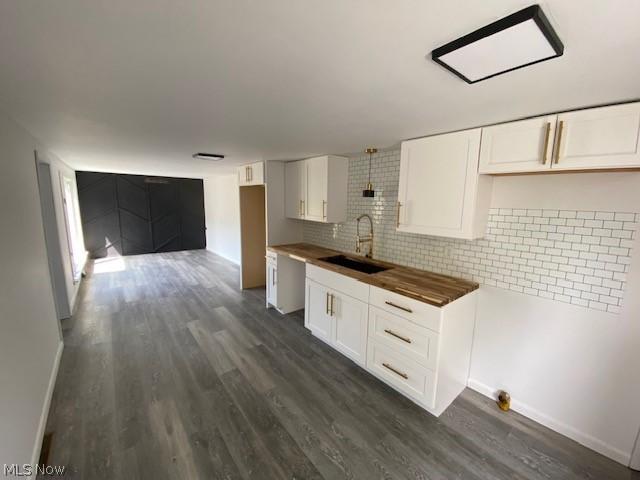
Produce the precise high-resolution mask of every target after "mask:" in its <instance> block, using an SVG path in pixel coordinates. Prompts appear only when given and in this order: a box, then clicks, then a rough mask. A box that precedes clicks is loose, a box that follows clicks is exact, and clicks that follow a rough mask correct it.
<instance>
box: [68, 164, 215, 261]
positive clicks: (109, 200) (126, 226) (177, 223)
mask: <svg viewBox="0 0 640 480" xmlns="http://www.w3.org/2000/svg"><path fill="white" fill-rule="evenodd" d="M76 180H77V183H78V197H79V202H80V216H81V218H82V228H83V230H84V242H85V245H86V248H87V250H88V251H89V255H90V256H91V258H100V257H106V256H115V255H138V254H141V253H154V252H171V251H175V250H194V249H200V248H205V245H206V240H205V219H204V218H205V217H204V189H203V184H202V180H198V179H192V178H165V177H147V176H144V175H124V174H116V173H98V172H76Z"/></svg>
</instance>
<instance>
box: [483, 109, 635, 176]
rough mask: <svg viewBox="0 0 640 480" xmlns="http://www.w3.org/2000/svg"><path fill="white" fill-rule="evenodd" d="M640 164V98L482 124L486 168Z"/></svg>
mask: <svg viewBox="0 0 640 480" xmlns="http://www.w3.org/2000/svg"><path fill="white" fill-rule="evenodd" d="M638 167H640V103H628V104H624V105H612V106H608V107H599V108H588V109H584V110H577V111H574V112H566V113H560V114H554V115H547V116H544V117H537V118H531V119H527V120H520V121H517V122H510V123H504V124H501V125H493V126H490V127H485V128H483V129H482V147H481V150H480V168H479V171H480V173H483V174H509V173H538V172H547V173H548V172H570V171H584V170H608V169H625V168H638Z"/></svg>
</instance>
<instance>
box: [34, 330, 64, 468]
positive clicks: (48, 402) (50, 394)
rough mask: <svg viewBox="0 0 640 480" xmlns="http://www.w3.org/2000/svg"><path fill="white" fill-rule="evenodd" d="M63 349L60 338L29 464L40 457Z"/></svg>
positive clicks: (35, 462) (36, 461)
mask: <svg viewBox="0 0 640 480" xmlns="http://www.w3.org/2000/svg"><path fill="white" fill-rule="evenodd" d="M63 349H64V342H63V341H62V340H61V341H60V343H59V344H58V351H57V352H56V357H55V359H54V360H53V367H52V368H51V376H50V377H49V386H48V387H47V393H46V394H45V397H44V405H43V406H42V413H41V414H40V422H39V424H38V431H37V433H36V441H35V444H34V446H33V455H32V456H31V465H35V464H37V463H38V459H39V458H40V449H41V448H42V439H43V437H44V430H45V428H46V427H47V417H48V416H49V407H50V406H51V398H52V397H53V390H54V388H55V386H56V378H58V368H59V367H60V358H62V350H63Z"/></svg>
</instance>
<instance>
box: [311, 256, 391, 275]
mask: <svg viewBox="0 0 640 480" xmlns="http://www.w3.org/2000/svg"><path fill="white" fill-rule="evenodd" d="M319 260H322V261H323V262H327V263H333V264H334V265H340V266H341V267H345V268H350V269H351V270H357V271H358V272H362V273H368V274H371V273H378V272H384V271H385V270H389V268H387V267H381V266H380V265H376V264H375V263H371V262H367V261H363V260H356V259H354V258H349V257H346V256H345V255H335V256H333V257H324V258H320V259H319Z"/></svg>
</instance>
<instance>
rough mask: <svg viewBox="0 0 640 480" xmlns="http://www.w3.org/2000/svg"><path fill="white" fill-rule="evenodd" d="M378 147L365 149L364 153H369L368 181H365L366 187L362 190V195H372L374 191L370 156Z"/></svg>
mask: <svg viewBox="0 0 640 480" xmlns="http://www.w3.org/2000/svg"><path fill="white" fill-rule="evenodd" d="M377 151H378V149H377V148H367V149H366V150H365V153H368V154H369V181H368V182H367V188H366V189H364V190H363V191H362V196H363V197H369V198H371V197H374V196H375V194H376V192H375V190H374V189H373V184H372V183H371V157H372V156H373V154H374V153H377Z"/></svg>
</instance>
